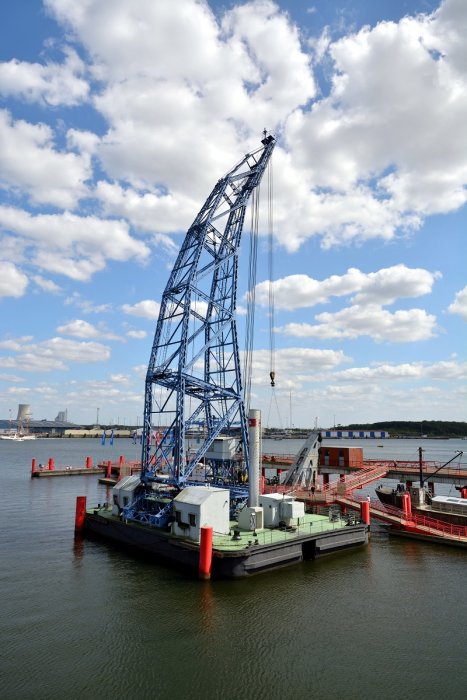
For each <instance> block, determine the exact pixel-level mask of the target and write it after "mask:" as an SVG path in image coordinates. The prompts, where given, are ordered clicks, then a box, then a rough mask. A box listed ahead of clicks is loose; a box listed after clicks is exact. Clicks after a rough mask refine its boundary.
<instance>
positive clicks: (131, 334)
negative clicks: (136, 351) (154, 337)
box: [127, 331, 147, 340]
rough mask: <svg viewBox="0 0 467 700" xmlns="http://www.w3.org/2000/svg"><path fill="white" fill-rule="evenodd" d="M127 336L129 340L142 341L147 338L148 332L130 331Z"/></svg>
mask: <svg viewBox="0 0 467 700" xmlns="http://www.w3.org/2000/svg"><path fill="white" fill-rule="evenodd" d="M127 336H128V337H129V338H135V339H136V340H142V339H143V338H146V336H147V332H146V331H128V332H127Z"/></svg>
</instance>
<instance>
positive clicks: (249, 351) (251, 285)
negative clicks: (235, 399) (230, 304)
mask: <svg viewBox="0 0 467 700" xmlns="http://www.w3.org/2000/svg"><path fill="white" fill-rule="evenodd" d="M259 196H260V187H259V186H258V187H257V188H256V189H254V190H253V192H252V195H251V229H250V254H249V266H248V301H247V317H246V331H245V356H244V362H243V377H244V381H245V386H244V394H243V397H244V403H245V409H246V412H247V415H248V413H249V411H250V397H251V372H252V367H253V362H252V358H253V339H254V329H255V303H256V267H257V266H256V263H257V259H258V222H259Z"/></svg>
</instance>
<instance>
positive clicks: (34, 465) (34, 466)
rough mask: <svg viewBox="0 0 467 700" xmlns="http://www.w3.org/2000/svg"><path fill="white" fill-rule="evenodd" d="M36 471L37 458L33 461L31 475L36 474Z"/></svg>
mask: <svg viewBox="0 0 467 700" xmlns="http://www.w3.org/2000/svg"><path fill="white" fill-rule="evenodd" d="M35 471H36V460H35V459H33V460H32V462H31V476H34V472H35Z"/></svg>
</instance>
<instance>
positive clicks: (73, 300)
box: [63, 292, 112, 314]
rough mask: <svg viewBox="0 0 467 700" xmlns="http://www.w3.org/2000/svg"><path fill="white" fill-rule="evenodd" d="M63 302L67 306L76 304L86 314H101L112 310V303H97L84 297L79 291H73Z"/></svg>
mask: <svg viewBox="0 0 467 700" xmlns="http://www.w3.org/2000/svg"><path fill="white" fill-rule="evenodd" d="M63 303H64V305H65V306H76V307H78V308H79V309H81V311H82V312H83V313H85V314H101V313H107V312H108V311H111V310H112V304H95V303H94V302H92V301H89V299H83V297H82V296H81V294H79V293H78V292H73V294H72V295H71V296H69V297H67V298H66V299H65V301H64V302H63Z"/></svg>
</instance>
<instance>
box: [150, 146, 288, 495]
mask: <svg viewBox="0 0 467 700" xmlns="http://www.w3.org/2000/svg"><path fill="white" fill-rule="evenodd" d="M261 144H262V146H261V148H259V149H258V150H256V151H254V152H253V153H250V154H247V155H246V156H245V157H244V158H243V159H242V161H241V162H240V163H238V165H236V166H235V167H234V168H232V170H230V171H229V172H228V173H227V174H226V175H225V177H223V178H222V179H221V180H219V181H218V182H217V184H216V185H215V187H214V189H213V190H212V192H211V194H210V195H209V197H208V198H207V200H206V202H205V203H204V205H203V207H202V209H201V210H200V212H199V213H198V215H197V217H196V218H195V220H194V222H193V224H192V225H191V227H190V228H189V230H188V232H187V233H186V236H185V239H184V241H183V244H182V247H181V249H180V252H179V254H178V257H177V260H176V262H175V265H174V268H173V270H172V273H171V275H170V278H169V281H168V283H167V286H166V288H165V291H164V294H163V296H162V300H161V306H160V312H159V319H158V322H157V327H156V332H155V336H154V343H153V346H152V351H151V357H150V360H149V366H148V371H147V376H146V384H145V401H144V423H143V436H142V469H141V480H142V481H143V483H148V482H151V481H157V480H160V479H161V477H160V474H161V473H165V474H166V477H165V478H166V479H167V481H168V483H169V484H170V485H172V486H174V485H175V486H176V487H178V488H182V487H183V486H184V485H186V483H187V481H189V480H190V475H192V472H193V470H194V469H195V467H196V466H197V465H198V464H199V463H200V460H202V459H203V458H204V457H205V455H206V452H208V450H209V448H210V446H211V445H212V443H213V441H214V440H215V438H216V437H218V436H225V437H226V436H231V437H235V440H236V443H235V446H236V449H235V453H236V454H234V455H233V456H232V459H230V460H227V461H226V460H225V459H224V460H222V461H221V462H219V461H216V460H214V461H212V462H211V464H212V467H211V469H212V472H211V473H212V475H213V476H214V477H217V478H219V477H222V478H223V479H224V478H226V480H227V481H229V480H230V482H231V483H233V481H234V480H235V478H236V477H237V476H238V474H239V473H240V472H245V471H247V470H248V429H247V421H246V416H245V408H244V402H243V389H242V378H241V371H240V358H239V348H238V339H237V328H236V319H235V312H236V297H237V274H238V252H239V245H240V238H241V234H242V228H243V223H244V218H245V211H246V207H247V204H248V200H249V198H250V195H251V193H252V191H253V190H254V189H255V187H257V186H258V185H259V183H260V181H261V178H262V176H263V173H264V171H265V169H266V166H267V164H268V161H269V159H270V157H271V154H272V151H273V149H274V146H275V139H274V137H273V136H271V135H266V133H265V135H264V138H263V140H262V141H261ZM189 440H191V445H189ZM204 461H205V462H206V461H207V460H204ZM226 472H228V473H227V474H226Z"/></svg>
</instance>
